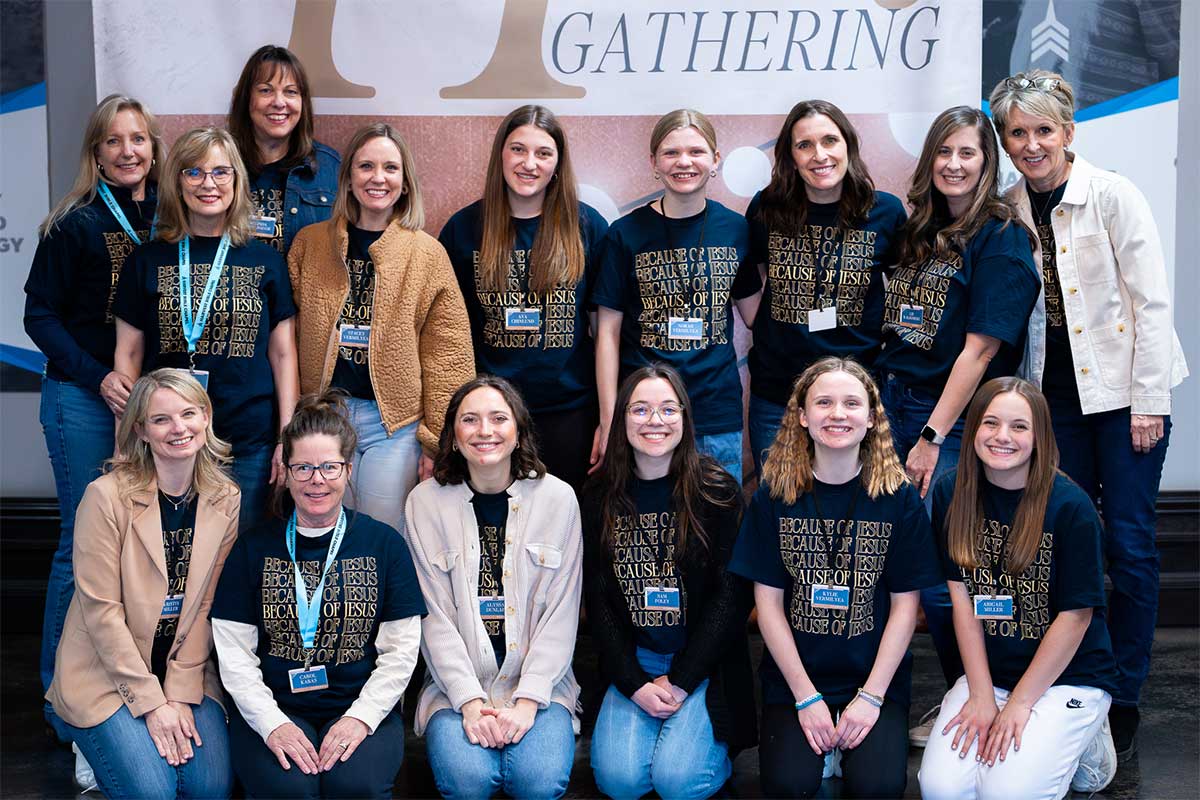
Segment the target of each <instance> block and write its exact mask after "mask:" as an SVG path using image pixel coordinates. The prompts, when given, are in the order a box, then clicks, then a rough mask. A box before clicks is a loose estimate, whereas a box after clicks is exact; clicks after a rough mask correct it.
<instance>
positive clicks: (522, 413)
mask: <svg viewBox="0 0 1200 800" xmlns="http://www.w3.org/2000/svg"><path fill="white" fill-rule="evenodd" d="M476 389H495V390H496V391H497V392H499V393H500V396H501V397H503V398H504V402H505V404H506V405H507V406H508V408H509V410H510V411H512V416H513V423H514V424H515V425H516V428H517V449H516V450H513V452H512V457H511V459H510V462H509V472H510V474H511V475H512V479H513V480H514V481H516V480H521V479H522V478H541V477H542V476H544V475H545V474H546V465H545V464H543V463H542V459H541V457H540V456H539V455H538V437H537V430H536V429H535V428H534V427H533V416H532V415H531V414H530V413H529V406H527V405H525V399H524V398H523V397H521V393H520V392H519V391H518V390H517V387H515V386H513V385H512V384H511V383H509V382H508V381H506V380H505V379H504V378H500V377H497V376H495V375H488V374H486V373H485V374H483V375H477V376H475V377H474V378H472V379H471V380H469V381H467V382H466V383H464V384H463V385H462V386H460V387H458V391H457V392H455V393H454V396H453V397H451V398H450V405H449V406H447V407H446V421H445V423H444V424H443V425H442V434H441V436H439V437H438V451H437V455H436V456H434V457H433V478H434V480H436V481H437V482H438V483H439V484H441V485H442V486H445V485H447V484H459V483H464V482H466V481H467V480H468V479H469V478H470V477H471V473H470V470H469V469H468V468H467V459H466V458H464V457H463V454H462V453H460V452H459V451H458V449H457V448H456V447H455V442H456V439H455V431H454V429H455V424H454V423H455V422H457V420H458V409H459V408H460V407H461V406H462V404H463V400H466V399H467V395H469V394H470V393H471V392H473V391H475V390H476Z"/></svg>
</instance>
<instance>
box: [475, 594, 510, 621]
mask: <svg viewBox="0 0 1200 800" xmlns="http://www.w3.org/2000/svg"><path fill="white" fill-rule="evenodd" d="M479 616H480V617H482V618H483V619H504V597H502V596H500V595H494V594H493V595H480V597H479Z"/></svg>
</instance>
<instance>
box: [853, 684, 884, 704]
mask: <svg viewBox="0 0 1200 800" xmlns="http://www.w3.org/2000/svg"><path fill="white" fill-rule="evenodd" d="M855 697H861V698H862V699H863V700H865V701H866V702H868V703H870V704H871V705H873V706H875V707H876V708H883V698H882V697H880V696H879V695H877V694H871V693H870V692H868V691H867V690H866V689H864V688H862V687H861V686H860V687H858V693H857V694H855Z"/></svg>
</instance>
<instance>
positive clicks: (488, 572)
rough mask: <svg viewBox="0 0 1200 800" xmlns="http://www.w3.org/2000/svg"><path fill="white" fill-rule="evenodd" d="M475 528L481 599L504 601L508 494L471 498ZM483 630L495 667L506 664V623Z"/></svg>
mask: <svg viewBox="0 0 1200 800" xmlns="http://www.w3.org/2000/svg"><path fill="white" fill-rule="evenodd" d="M471 505H472V506H473V507H474V508H475V524H476V525H477V526H478V527H479V596H480V597H504V552H505V548H504V544H505V541H504V540H505V531H506V530H507V528H508V492H507V491H504V492H497V493H496V494H483V493H482V492H475V493H474V494H473V495H471ZM483 627H484V629H486V630H487V635H488V638H489V639H491V641H492V651H493V652H495V654H496V665H497V666H499V665H500V664H503V663H504V657H505V655H507V653H506V651H505V647H504V620H503V619H485V620H484V621H483Z"/></svg>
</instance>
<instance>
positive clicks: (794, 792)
mask: <svg viewBox="0 0 1200 800" xmlns="http://www.w3.org/2000/svg"><path fill="white" fill-rule="evenodd" d="M843 708H845V705H841V706H830V707H829V711H830V713H831V714H833V716H834V718H835V719H836V717H837V712H838V711H839V710H841V709H843ZM824 767H825V759H824V758H823V757H822V756H819V755H817V754H816V753H814V752H813V749H812V747H810V746H809V744H808V739H806V738H805V737H804V729H803V728H801V727H800V721H799V719H797V717H796V710H795V709H794V708H793V707H792V706H790V705H778V704H771V705H765V706H763V714H762V737H761V739H760V740H759V743H758V768H759V772H760V776H761V778H762V790H763V794H764V795H765V796H767V797H812V796H813V795H815V794H816V793H817V791H818V790H819V789H820V788H821V772H822V770H823V769H824ZM907 783H908V707H907V706H901V705H899V704H897V703H893V702H892V701H890V700H886V701H884V704H883V708H882V709H880V712H879V719H878V721H876V723H875V727H873V728H871V732H870V733H868V734H867V738H865V739H863V741H862V743H861V744H860V745H859V746H858V747H856V748H854V749H853V750H843V751H842V795H843V796H844V797H864V798H865V797H870V798H877V797H882V798H891V797H896V798H898V797H903V796H904V787H905V784H907Z"/></svg>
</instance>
